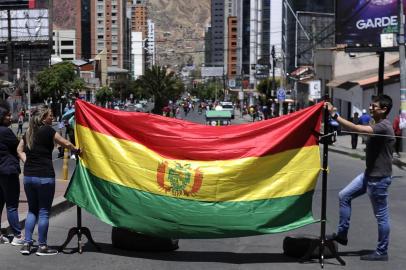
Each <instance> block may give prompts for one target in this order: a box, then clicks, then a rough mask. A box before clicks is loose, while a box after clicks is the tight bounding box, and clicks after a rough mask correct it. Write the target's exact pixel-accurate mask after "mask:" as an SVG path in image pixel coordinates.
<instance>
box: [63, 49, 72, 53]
mask: <svg viewBox="0 0 406 270" xmlns="http://www.w3.org/2000/svg"><path fill="white" fill-rule="evenodd" d="M61 54H73V49H62V50H61Z"/></svg>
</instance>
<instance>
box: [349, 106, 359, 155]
mask: <svg viewBox="0 0 406 270" xmlns="http://www.w3.org/2000/svg"><path fill="white" fill-rule="evenodd" d="M351 122H352V123H353V124H354V125H358V124H359V117H358V112H355V113H354V116H353V117H352V119H351ZM357 144H358V134H356V133H353V134H351V148H352V149H357Z"/></svg>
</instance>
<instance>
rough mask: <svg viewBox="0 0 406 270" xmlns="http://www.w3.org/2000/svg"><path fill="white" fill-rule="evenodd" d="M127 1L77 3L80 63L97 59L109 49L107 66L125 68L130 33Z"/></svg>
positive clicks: (93, 0)
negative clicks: (127, 35) (127, 36)
mask: <svg viewBox="0 0 406 270" xmlns="http://www.w3.org/2000/svg"><path fill="white" fill-rule="evenodd" d="M126 2H127V1H126V0H76V7H77V16H78V18H80V20H77V25H76V26H77V27H76V29H77V32H76V38H77V40H80V42H77V47H76V48H77V50H76V55H77V59H89V58H94V57H95V56H96V55H97V54H99V53H100V52H101V51H103V50H104V49H105V51H106V54H107V65H108V66H112V67H118V68H123V67H124V66H125V62H126V61H128V59H125V58H126V55H127V54H126V53H125V48H126V45H125V42H126V38H125V34H126V29H127V26H126V24H127V19H126V18H127V17H126Z"/></svg>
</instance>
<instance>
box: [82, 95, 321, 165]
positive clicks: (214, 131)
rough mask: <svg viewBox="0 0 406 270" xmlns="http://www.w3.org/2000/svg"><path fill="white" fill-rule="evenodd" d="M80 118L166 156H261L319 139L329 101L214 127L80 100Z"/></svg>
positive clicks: (236, 157)
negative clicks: (260, 118) (257, 120)
mask: <svg viewBox="0 0 406 270" xmlns="http://www.w3.org/2000/svg"><path fill="white" fill-rule="evenodd" d="M75 108H76V113H75V116H76V123H77V124H79V125H82V126H85V127H88V128H90V129H92V130H93V131H96V132H99V133H103V134H106V135H108V136H113V137H115V138H118V139H124V140H129V141H134V142H137V143H140V144H142V145H144V146H146V147H148V148H149V149H151V150H153V151H155V152H157V153H158V154H160V155H161V156H163V157H166V158H170V159H182V160H201V161H209V160H229V159H239V158H244V157H260V156H266V155H269V154H274V153H279V152H283V151H286V150H291V149H297V148H301V147H305V146H312V145H317V144H318V137H317V134H316V132H315V131H319V130H320V124H321V115H322V114H321V112H322V108H323V103H320V104H317V105H315V106H312V107H309V108H306V109H304V110H301V111H298V112H295V113H292V114H289V115H285V116H282V117H278V118H273V119H270V120H266V121H259V122H255V123H250V124H242V125H232V126H220V127H212V126H205V125H201V124H196V123H191V122H187V121H183V120H179V119H173V118H168V117H163V116H159V115H154V114H147V113H133V112H123V111H117V110H108V109H105V108H101V107H98V106H95V105H92V104H90V103H87V102H84V101H81V100H79V101H77V102H76V105H75Z"/></svg>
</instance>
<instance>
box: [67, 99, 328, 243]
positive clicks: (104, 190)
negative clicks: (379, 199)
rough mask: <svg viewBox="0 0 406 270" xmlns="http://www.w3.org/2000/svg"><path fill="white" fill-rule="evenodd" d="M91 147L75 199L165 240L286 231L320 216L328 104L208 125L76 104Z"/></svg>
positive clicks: (71, 192)
mask: <svg viewBox="0 0 406 270" xmlns="http://www.w3.org/2000/svg"><path fill="white" fill-rule="evenodd" d="M75 108H76V129H75V133H76V142H77V145H78V146H79V147H80V148H81V149H82V150H83V154H82V155H81V158H80V160H79V162H78V165H77V167H76V170H75V172H74V175H73V176H72V180H71V183H70V186H69V189H68V191H67V194H66V198H67V199H68V200H70V201H72V202H73V203H75V204H77V205H78V206H80V207H82V208H84V209H86V210H87V211H88V212H90V213H92V214H94V215H96V216H97V217H98V218H100V219H101V220H102V221H104V222H106V223H109V224H111V225H113V226H116V227H124V228H129V229H132V230H134V231H137V232H141V233H144V234H148V235H155V236H161V237H176V238H222V237H237V236H249V235H257V234H267V233H278V232H283V231H287V230H292V229H295V228H298V227H301V226H304V225H306V224H309V223H313V222H315V220H314V219H313V215H312V196H313V192H314V188H315V184H316V181H317V178H318V175H319V172H320V170H321V166H320V153H319V146H318V137H317V136H318V131H319V129H320V123H321V112H322V108H323V104H318V105H315V106H312V107H309V108H307V109H305V110H301V111H298V112H295V113H292V114H289V115H286V116H283V117H278V118H274V119H271V120H266V121H260V122H255V123H249V124H242V125H233V126H217V127H213V126H205V125H200V124H196V123H190V122H186V121H182V120H179V119H171V118H166V117H162V116H159V115H153V114H147V113H132V112H122V111H115V110H108V109H104V108H100V107H97V106H94V105H92V104H89V103H86V102H83V101H77V102H76V106H75Z"/></svg>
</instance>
